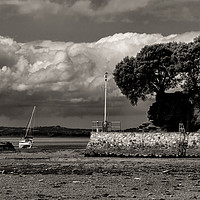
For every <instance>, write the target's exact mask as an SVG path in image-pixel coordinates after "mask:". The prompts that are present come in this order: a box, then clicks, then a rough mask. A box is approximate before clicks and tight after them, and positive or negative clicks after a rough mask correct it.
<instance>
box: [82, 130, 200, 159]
mask: <svg viewBox="0 0 200 200" xmlns="http://www.w3.org/2000/svg"><path fill="white" fill-rule="evenodd" d="M85 155H86V156H145V157H147V156H149V157H165V156H166V157H177V156H191V157H200V133H190V134H189V135H186V136H185V137H184V135H183V134H181V133H176V132H157V133H154V132H91V136H90V141H89V143H88V144H87V147H86V150H85Z"/></svg>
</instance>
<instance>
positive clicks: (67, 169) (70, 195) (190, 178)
mask: <svg viewBox="0 0 200 200" xmlns="http://www.w3.org/2000/svg"><path fill="white" fill-rule="evenodd" d="M84 152H85V147H84V145H78V144H77V145H76V146H73V147H72V146H66V145H65V146H64V145H57V146H56V145H54V146H46V147H45V146H42V145H41V146H38V147H37V148H36V147H34V148H33V149H29V150H28V149H21V150H20V149H17V150H16V152H1V153H0V171H1V173H0V199H2V200H17V199H29V200H46V199H56V200H57V199H84V200H89V199H124V200H127V199H154V200H155V199H158V200H164V199H166V200H167V199H173V200H189V199H200V159H199V158H130V157H85V156H84Z"/></svg>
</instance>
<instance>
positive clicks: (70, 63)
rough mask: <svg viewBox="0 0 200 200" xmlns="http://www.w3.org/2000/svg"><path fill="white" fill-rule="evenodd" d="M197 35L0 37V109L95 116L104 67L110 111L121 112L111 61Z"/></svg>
mask: <svg viewBox="0 0 200 200" xmlns="http://www.w3.org/2000/svg"><path fill="white" fill-rule="evenodd" d="M198 35H200V32H189V33H184V34H173V35H168V36H165V37H164V36H162V35H161V34H138V33H124V34H122V33H118V34H114V35H112V36H109V37H105V38H102V39H100V40H99V41H97V42H93V43H72V42H53V41H50V40H46V41H33V42H28V43H17V42H16V41H14V40H13V39H11V38H5V37H0V52H1V54H0V55H1V56H0V98H1V105H0V113H1V115H4V116H6V117H16V116H15V115H14V114H12V113H11V112H8V109H7V108H8V107H9V108H10V107H15V108H16V107H19V108H20V107H26V106H31V105H39V106H41V107H43V112H44V113H45V114H46V115H47V114H48V116H51V115H52V114H53V115H54V116H55V115H56V116H64V117H67V116H84V115H86V114H87V115H98V114H99V113H101V112H102V107H103V98H104V97H103V85H104V79H103V76H104V73H105V72H106V71H107V72H108V74H109V82H108V83H109V88H108V91H109V94H108V96H109V98H110V100H111V101H112V102H113V103H112V114H113V115H118V114H122V115H124V114H125V113H124V112H123V110H121V109H120V107H121V106H122V105H124V103H125V100H124V99H125V98H124V97H123V96H122V95H121V93H120V91H119V89H118V87H117V86H116V84H115V83H114V81H113V78H112V72H113V70H114V68H115V65H116V64H117V63H118V62H120V61H121V60H122V59H123V58H124V57H125V56H135V55H136V54H137V52H139V50H140V49H141V48H142V47H143V46H144V45H147V44H155V43H161V42H171V41H184V42H191V41H192V40H193V38H194V37H196V36H198ZM63 107H65V109H63ZM47 108H48V109H47ZM143 109H144V108H143ZM140 110H141V108H137V109H136V110H135V112H137V113H139V112H140ZM142 112H144V111H142ZM16 113H17V114H18V112H16Z"/></svg>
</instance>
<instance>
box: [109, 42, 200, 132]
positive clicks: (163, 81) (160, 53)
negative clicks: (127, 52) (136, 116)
mask: <svg viewBox="0 0 200 200" xmlns="http://www.w3.org/2000/svg"><path fill="white" fill-rule="evenodd" d="M198 41H199V40H197V41H196V43H198ZM198 44H199V43H198ZM194 46H195V47H194ZM198 47H199V46H198V45H196V44H195V45H194V44H189V45H187V44H185V43H179V44H178V43H167V44H156V45H151V46H145V47H144V48H143V49H142V50H141V51H140V52H139V53H138V54H137V55H136V58H134V57H131V58H129V57H126V58H124V59H123V60H122V61H121V62H120V63H118V64H117V65H116V68H115V70H114V72H113V75H114V80H115V82H116V84H117V85H118V87H119V88H120V90H121V92H122V93H123V94H124V95H126V97H127V98H128V99H129V100H130V101H131V103H132V105H136V104H137V102H138V100H139V99H142V100H146V98H147V97H148V96H149V95H155V96H156V103H154V104H153V105H152V106H151V107H150V110H149V112H148V117H149V119H152V120H153V123H154V125H158V126H161V127H162V126H167V127H168V130H170V131H172V130H176V131H177V128H178V123H179V122H181V121H182V122H184V123H185V125H186V124H187V123H188V122H189V123H190V124H193V123H194V106H193V104H192V103H191V102H190V95H191V94H192V90H191V86H189V85H190V82H191V80H192V81H193V83H194V84H193V85H194V86H195V87H194V86H192V88H193V89H194V88H195V90H196V86H199V87H200V85H198V84H197V83H196V82H195V81H197V80H198V79H197V77H196V74H198V75H200V74H199V73H200V72H199V69H196V68H194V67H193V70H195V73H196V74H195V75H194V74H193V71H191V68H190V65H191V63H192V64H193V65H194V62H195V63H196V62H198V56H194V55H193V57H194V58H193V57H190V56H191V55H190V54H188V49H190V51H189V52H191V53H194V52H196V49H198ZM197 54H198V53H197ZM195 55H196V54H195ZM188 57H189V58H190V59H192V61H190V62H189V63H188V59H189V58H188ZM195 66H196V65H195ZM186 76H187V77H186ZM193 76H194V77H193ZM185 77H186V78H187V81H184V79H185ZM193 79H194V80H193ZM199 80H200V78H199ZM181 83H183V84H182V87H183V88H184V91H183V92H181V93H178V94H175V95H171V96H170V94H167V93H165V92H166V91H168V90H169V89H173V88H176V87H180V86H181ZM198 83H199V82H198ZM199 91H200V90H199ZM189 92H190V93H191V94H190V93H189ZM196 92H197V91H196ZM196 92H195V94H196ZM193 96H194V95H193ZM199 96H200V95H199ZM177 97H178V98H177ZM171 98H172V99H171ZM180 98H181V99H180ZM167 101H169V102H167ZM180 102H181V103H180ZM183 108H186V109H185V110H184V112H183Z"/></svg>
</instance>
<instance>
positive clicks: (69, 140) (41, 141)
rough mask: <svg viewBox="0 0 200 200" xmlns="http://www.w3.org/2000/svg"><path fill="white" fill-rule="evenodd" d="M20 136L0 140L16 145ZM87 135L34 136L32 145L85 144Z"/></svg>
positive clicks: (87, 138) (87, 140)
mask: <svg viewBox="0 0 200 200" xmlns="http://www.w3.org/2000/svg"><path fill="white" fill-rule="evenodd" d="M19 140H20V137H0V142H5V141H8V142H11V143H12V144H13V146H14V147H18V144H19ZM88 142H89V137H34V147H37V146H54V145H55V146H59V145H62V146H63V145H70V146H73V145H76V146H78V145H80V146H86V145H87V143H88Z"/></svg>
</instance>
